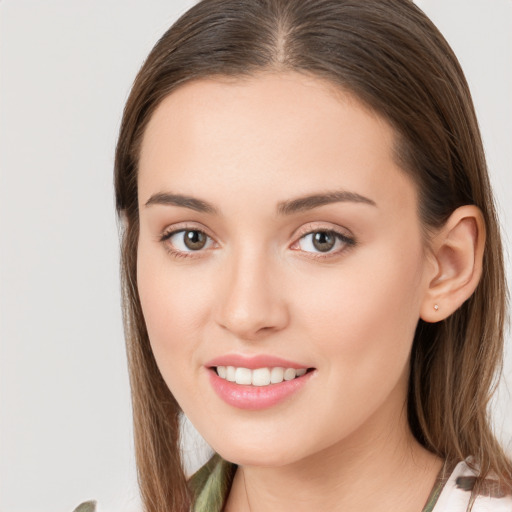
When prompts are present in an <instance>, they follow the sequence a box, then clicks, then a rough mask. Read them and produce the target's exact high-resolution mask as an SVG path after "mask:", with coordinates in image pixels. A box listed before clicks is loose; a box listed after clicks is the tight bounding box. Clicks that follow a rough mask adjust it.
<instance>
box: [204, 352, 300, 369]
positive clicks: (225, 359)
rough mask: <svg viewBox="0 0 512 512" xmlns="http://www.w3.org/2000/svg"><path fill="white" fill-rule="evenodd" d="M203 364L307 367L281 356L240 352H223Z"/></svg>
mask: <svg viewBox="0 0 512 512" xmlns="http://www.w3.org/2000/svg"><path fill="white" fill-rule="evenodd" d="M205 366H206V367H208V368H211V367H213V366H235V367H237V368H248V369H250V370H255V369H256V368H275V367H283V368H295V369H296V370H298V369H300V368H309V366H308V365H304V364H300V363H296V362H294V361H289V360H287V359H283V358H281V357H276V356H271V355H266V354H259V355H253V356H247V355H242V354H225V355H223V356H219V357H215V358H214V359H211V360H210V361H208V362H206V363H205Z"/></svg>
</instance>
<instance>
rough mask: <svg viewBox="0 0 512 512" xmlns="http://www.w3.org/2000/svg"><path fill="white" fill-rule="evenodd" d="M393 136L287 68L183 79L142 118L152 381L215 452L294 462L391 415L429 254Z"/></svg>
mask: <svg viewBox="0 0 512 512" xmlns="http://www.w3.org/2000/svg"><path fill="white" fill-rule="evenodd" d="M393 146H394V134H393V130H392V129H391V128H390V126H389V125H388V124H387V123H386V122H385V121H384V120H383V119H381V118H380V117H379V116H377V115H376V114H374V113H372V112H370V111H369V110H367V109H365V108H363V107H362V106H361V104H360V103H358V102H357V101H356V100H355V99H354V98H353V97H351V96H350V95H347V94H346V93H344V92H342V91H339V90H338V89H335V88H334V86H331V85H328V84H326V83H325V82H323V81H320V80H319V79H315V78H311V77H306V76H304V75H299V74H295V73H286V74H262V75H259V76H256V77H254V78H251V79H243V80H237V81H234V80H228V79H211V80H202V81H197V82H193V83H190V84H187V85H184V86H182V87H181V88H180V89H178V90H177V91H175V92H173V93H172V94H171V95H170V96H168V97H167V98H166V99H165V100H164V101H163V102H162V103H161V105H160V106H159V107H158V109H157V110H156V112H155V113H154V115H153V117H152V119H151V121H150V123H149V125H148V127H147V130H146V132H145V135H144V139H143V142H142V148H141V157H140V170H139V178H138V179H139V183H138V185H139V208H140V238H139V246H138V268H137V282H138V287H139V293H140V299H141V303H142V309H143V312H144V317H145V320H146V325H147V329H148V333H149V337H150V340H151V345H152V349H153V351H154V355H155V358H156V361H157V363H158V366H159V368H160V371H161V373H162V375H163V377H164V379H165V381H166V383H167V385H168V386H169V388H170V390H171V391H172V393H173V394H174V396H175V397H176V399H177V401H178V402H179V404H180V405H181V407H182V408H183V411H184V412H185V413H186V415H187V416H188V417H189V418H190V419H191V421H192V422H193V423H194V424H195V426H196V428H197V429H198V430H199V432H200V433H201V434H202V435H203V436H204V437H205V439H206V440H207V441H208V442H209V443H210V445H211V446H212V447H213V448H214V449H215V450H216V451H218V452H219V453H220V454H221V455H222V456H224V457H225V458H227V459H228V460H231V461H234V462H237V463H240V464H256V465H283V464H287V463H292V462H294V461H298V460H301V459H304V458H305V457H308V456H311V455H314V454H316V453H318V452H320V451H322V450H324V449H327V448H332V447H338V446H339V447H341V446H343V445H347V446H348V445H349V444H351V443H364V442H366V441H368V440H369V441H371V440H372V437H373V436H376V435H379V436H382V435H383V434H384V435H385V433H386V432H392V431H394V430H396V429H397V426H398V425H399V423H400V422H401V420H400V418H402V419H404V418H405V413H404V414H403V415H402V416H400V414H401V413H402V412H404V411H403V406H404V404H405V401H406V390H407V379H408V361H409V354H410V349H411V345H412V340H413V335H414V331H415V327H416V324H417V322H418V318H419V311H420V306H421V303H422V301H423V300H424V297H425V292H426V290H427V288H428V285H429V280H430V278H429V277H428V276H429V275H431V271H432V264H431V261H430V258H429V257H428V251H426V250H425V247H424V244H423V240H422V232H421V226H420V222H419V219H418V216H417V196H416V192H415V187H414V185H413V183H412V182H411V181H410V179H409V178H408V177H407V176H406V175H405V173H404V172H403V171H402V170H400V168H399V167H398V166H397V164H396V162H395V159H394V158H393ZM429 271H430V272H429ZM229 367H232V368H229ZM276 368H277V369H276ZM279 368H283V369H279ZM294 370H295V371H294ZM297 370H298V371H297ZM304 372H306V373H305V374H304ZM218 374H220V375H218ZM294 376H295V378H293V377H294ZM233 379H235V382H232V380H233ZM288 379H290V380H288ZM404 421H405V420H404ZM400 424H401V423H400Z"/></svg>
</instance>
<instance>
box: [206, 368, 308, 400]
mask: <svg viewBox="0 0 512 512" xmlns="http://www.w3.org/2000/svg"><path fill="white" fill-rule="evenodd" d="M209 373H210V383H211V385H212V387H213V389H214V390H215V392H216V393H217V395H219V397H220V398H222V400H224V402H226V403H227V404H228V405H232V406H233V407H237V408H238V409H249V410H258V409H267V408H269V407H272V406H274V405H277V404H279V403H281V402H283V401H284V400H286V399H287V398H290V397H291V396H292V395H294V394H295V393H297V392H298V391H299V390H300V389H301V388H303V387H304V385H305V384H306V383H307V382H308V381H309V379H310V377H311V375H312V374H313V373H314V371H309V372H307V373H306V374H304V375H302V376H301V377H296V378H295V379H293V380H286V381H283V382H280V383H279V384H270V385H268V386H246V385H242V384H236V383H235V382H230V381H228V380H226V379H221V378H220V377H219V376H218V375H217V373H216V372H215V370H211V369H210V370H209Z"/></svg>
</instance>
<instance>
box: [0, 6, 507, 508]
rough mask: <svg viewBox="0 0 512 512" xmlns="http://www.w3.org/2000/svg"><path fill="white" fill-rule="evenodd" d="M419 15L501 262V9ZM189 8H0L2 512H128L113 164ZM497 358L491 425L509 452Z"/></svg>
mask: <svg viewBox="0 0 512 512" xmlns="http://www.w3.org/2000/svg"><path fill="white" fill-rule="evenodd" d="M298 1H300V0H298ZM418 3H419V4H420V6H421V7H422V8H423V9H424V10H425V11H426V12H427V14H429V15H430V16H431V18H432V19H433V21H434V22H435V23H436V24H437V25H438V26H439V28H440V29H441V31H442V32H443V33H444V34H445V36H446V37H447V39H448V41H449V42H450V43H451V44H452V46H453V48H454V50H455V52H456V53H457V55H458V56H459V59H460V61H461V63H462V66H463V68H464V69H465V71H466V74H467V77H468V80H469V82H470V86H471V88H472V91H473V95H474V101H475V104H476V108H477V111H478V115H479V119H480V123H481V128H482V132H483V137H484V141H485V146H486V150H487V154H488V160H489V167H490V170H491V178H492V182H493V184H494V186H495V191H496V197H497V201H498V204H499V210H500V213H501V218H502V220H503V232H504V235H505V241H506V244H507V247H508V251H509V252H510V248H511V242H510V239H509V236H508V234H509V233H510V228H511V226H512V206H511V200H512V189H511V187H512V173H511V162H512V139H511V135H512V97H511V91H512V1H511V0H423V1H418ZM192 4H193V2H192V1H191V0H188V1H186V0H145V1H144V2H143V1H134V0H122V1H121V0H89V1H87V2H79V1H78V0H45V1H40V0H2V1H0V315H1V316H0V512H50V511H51V512H71V511H72V510H73V508H74V507H75V506H76V505H77V504H78V503H80V502H81V501H85V500H86V499H90V498H95V499H97V500H98V501H99V503H100V508H101V510H102V511H103V512H106V511H112V512H132V511H135V510H138V508H139V502H138V494H137V488H136V478H135V467H134V461H133V448H132V440H131V417H130V403H129V392H128V377H127V371H126V357H125V352H124V345H123V343H124V342H123V334H122V322H121V312H120V307H119V279H118V239H117V226H116V221H115V214H114V204H113V189H112V166H113V152H114V146H115V141H116V135H117V131H118V128H119V123H120V117H121V112H122V108H123V104H124V102H125V100H126V97H127V95H128V91H129V88H130V85H131V83H132V81H133V78H134V77H135V74H136V72H137V70H138V68H139V67H140V65H141V63H142V61H143V59H144V58H145V56H146V55H147V53H148V52H149V50H150V49H151V47H152V46H153V44H154V43H155V42H156V40H157V39H158V37H159V36H160V35H161V34H162V33H163V32H164V31H165V30H166V29H167V28H168V27H169V26H170V25H171V23H172V22H173V21H174V20H175V19H176V18H177V16H178V15H180V14H181V13H182V12H184V11H185V10H186V9H187V8H188V7H190V6H191V5H192ZM507 258H508V257H507ZM507 261H508V262H510V259H509V258H508V259H507ZM510 274H511V272H510V263H508V275H509V276H510ZM510 345H511V343H510V340H509V341H508V356H507V360H506V365H505V374H506V379H505V380H504V381H503V382H502V383H501V385H500V388H499V396H498V398H497V400H496V403H495V407H494V413H493V414H494V422H495V426H496V430H497V431H498V432H499V434H500V436H501V438H502V439H503V442H504V443H505V445H506V446H507V447H508V449H509V450H510V448H511V447H512V443H511V439H512V410H511V409H512V399H511V396H510V394H509V391H508V390H507V384H508V388H509V389H510V388H511V387H512V386H511V385H512V376H511V373H512V371H511V370H512V357H511V356H512V354H510V352H511V349H510ZM187 450H188V451H189V453H191V454H192V455H193V453H194V452H193V447H192V446H191V445H188V447H187ZM196 463H197V461H196Z"/></svg>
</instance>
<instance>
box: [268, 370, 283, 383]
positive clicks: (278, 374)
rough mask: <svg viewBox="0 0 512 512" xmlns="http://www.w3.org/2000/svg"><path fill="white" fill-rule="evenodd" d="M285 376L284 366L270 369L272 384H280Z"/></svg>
mask: <svg viewBox="0 0 512 512" xmlns="http://www.w3.org/2000/svg"><path fill="white" fill-rule="evenodd" d="M283 378H284V368H279V367H277V368H272V370H270V382H271V383H272V384H279V383H280V382H283Z"/></svg>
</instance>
